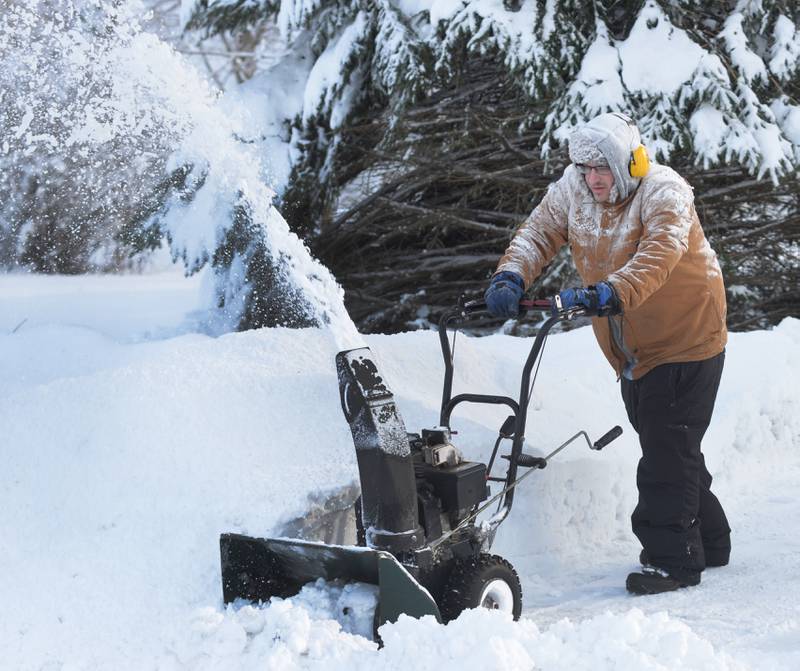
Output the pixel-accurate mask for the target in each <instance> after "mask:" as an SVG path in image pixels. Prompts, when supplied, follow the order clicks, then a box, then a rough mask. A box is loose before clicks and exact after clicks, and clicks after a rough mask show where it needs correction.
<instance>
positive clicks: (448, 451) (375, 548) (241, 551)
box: [220, 301, 622, 632]
mask: <svg viewBox="0 0 800 671" xmlns="http://www.w3.org/2000/svg"><path fill="white" fill-rule="evenodd" d="M554 305H555V304H554V303H553V302H552V301H522V302H521V303H520V308H521V309H522V310H525V311H541V312H546V313H548V314H549V316H548V318H547V319H546V320H545V321H544V322H543V323H542V324H541V325H540V326H539V330H538V333H537V335H536V338H535V339H534V342H533V345H532V347H531V350H530V353H529V355H528V358H527V360H526V361H525V364H524V366H523V369H522V375H521V379H520V386H519V390H520V393H519V397H518V398H511V397H509V396H497V395H490V394H481V393H461V394H458V395H455V396H453V394H452V390H453V348H452V347H451V344H450V341H449V338H448V328H449V327H451V326H452V325H453V324H454V323H455V322H463V321H464V320H465V319H466V318H467V316H468V315H471V314H473V313H477V312H480V311H485V309H486V306H485V304H484V303H483V302H482V301H473V302H471V303H466V304H464V305H462V306H460V307H458V308H456V309H454V310H452V311H450V312H448V313H447V314H445V315H444V316H443V317H442V319H441V321H440V322H439V342H440V346H441V351H442V358H443V363H444V381H443V390H442V402H441V407H440V409H439V421H438V424H437V425H436V426H434V427H432V428H428V429H422V430H421V431H420V432H419V433H408V432H407V431H406V426H405V423H404V422H403V419H402V417H401V415H400V412H399V410H398V408H397V405H396V404H395V399H394V396H393V394H392V392H391V390H390V389H389V387H388V385H387V382H386V380H385V378H384V377H383V375H382V374H381V373H380V371H379V368H378V366H377V364H376V362H375V358H374V356H373V355H372V352H371V351H370V350H369V348H366V347H361V348H358V349H353V350H347V351H344V352H339V353H338V354H337V355H336V370H337V375H338V381H339V396H340V400H341V406H342V412H343V414H344V417H345V419H346V420H347V423H348V425H349V427H350V432H351V434H352V439H353V446H354V447H355V452H356V463H357V466H358V472H359V479H360V483H361V496H360V497H359V499H358V500H357V501H356V503H355V506H354V518H355V527H356V539H357V545H330V544H326V543H322V542H318V541H312V540H307V539H297V538H284V537H282V536H281V535H280V534H277V535H276V536H275V537H272V538H253V537H250V536H244V535H241V534H235V533H228V534H222V536H221V537H220V553H221V564H222V585H223V598H224V601H225V603H230V602H232V601H236V600H237V599H244V600H248V601H265V600H267V599H269V598H271V597H273V596H280V597H287V596H291V595H293V594H296V593H297V592H299V591H300V589H301V588H302V586H303V585H304V584H305V583H308V582H312V581H314V580H317V579H319V578H322V579H324V580H340V581H345V582H363V583H371V584H373V585H375V586H377V592H378V599H377V607H376V610H375V615H374V625H375V630H376V632H377V628H378V627H379V626H381V625H382V624H383V623H384V622H394V621H396V620H397V618H398V617H399V616H400V615H401V614H406V615H410V616H412V617H422V616H424V615H431V616H433V617H434V618H435V619H436V620H438V621H440V622H447V621H450V620H452V619H454V618H456V617H458V615H459V614H460V613H461V612H462V611H463V610H465V609H467V608H475V607H486V608H500V609H502V610H505V611H506V612H508V613H509V614H510V615H511V616H512V617H514V619H517V618H518V617H519V616H520V613H521V612H522V587H521V585H520V581H519V577H518V576H517V573H516V571H515V570H514V568H513V567H512V566H511V564H510V563H509V562H508V561H507V560H506V559H504V558H502V557H499V556H497V555H494V554H490V553H489V550H490V549H491V546H492V543H493V541H494V537H495V533H496V531H497V529H498V527H499V526H500V524H501V523H502V521H503V520H504V519H505V518H506V516H507V515H508V514H509V512H510V510H511V506H512V503H513V497H514V492H515V489H516V487H517V486H518V485H519V484H520V483H521V482H522V480H524V479H525V478H526V477H527V476H529V475H530V474H531V473H533V472H535V471H538V470H539V469H541V468H544V467H545V466H546V465H547V462H548V461H549V459H551V458H552V457H553V456H555V455H556V454H557V453H558V452H560V451H561V450H562V449H564V448H565V447H566V446H567V445H569V444H570V443H571V442H573V441H574V440H576V439H578V438H580V437H581V436H583V437H584V438H585V439H586V442H587V443H588V444H589V447H590V448H592V449H594V450H600V449H602V448H603V447H604V446H605V445H607V444H608V443H610V442H611V441H612V440H614V439H615V438H616V437H617V436H619V435H620V434H621V433H622V429H620V428H619V427H614V428H613V429H611V431H609V432H607V433H606V434H605V435H604V436H603V437H602V438H600V439H599V440H597V441H595V442H594V443H592V442H591V441H590V440H589V437H588V435H587V434H586V432H585V431H580V432H578V433H576V434H575V435H574V436H572V438H570V439H569V440H568V441H566V442H565V443H564V444H562V445H560V446H559V447H557V448H556V449H555V450H553V451H552V452H551V453H550V454H548V455H547V456H546V457H536V456H532V455H529V454H524V453H523V451H522V448H523V445H524V443H525V428H526V421H527V415H528V404H529V400H530V398H531V395H532V393H533V382H535V380H536V374H535V372H534V366H537V370H538V362H539V361H540V358H541V357H540V355H541V353H542V350H543V347H544V343H545V340H546V338H547V334H548V332H549V331H550V329H551V328H552V327H553V326H554V325H555V324H556V323H558V322H559V321H561V320H566V319H572V318H574V317H575V316H578V315H585V314H587V313H586V311H585V310H584V309H583V308H570V309H568V310H563V309H558V308H557V307H554ZM456 332H457V329H456ZM453 338H454V339H453V344H455V335H454V336H453ZM462 403H478V404H489V405H505V406H507V407H508V408H509V409H510V411H511V415H510V416H509V417H508V419H506V421H505V422H504V423H503V426H502V428H501V429H500V432H499V433H500V436H499V438H498V439H497V442H496V443H495V446H494V451H493V452H492V455H491V459H489V461H488V465H487V464H485V463H481V462H473V461H468V460H466V459H464V458H463V456H462V455H461V452H460V451H459V450H458V448H457V447H456V446H455V445H453V444H452V442H451V438H452V436H453V435H454V434H455V432H454V431H452V429H451V422H450V419H451V415H452V413H453V411H454V410H455V409H456V408H457V407H458V406H460V405H461V404H462ZM502 440H509V441H511V449H510V452H509V453H508V454H504V455H501V456H502V458H503V459H505V460H507V462H508V467H507V470H506V473H505V476H504V477H493V476H492V474H491V471H492V465H493V464H494V463H495V457H496V456H497V453H498V450H499V446H500V443H501V441H502ZM519 468H527V469H529V470H528V471H527V472H526V473H524V475H522V476H521V477H519V478H518V477H517V471H518V469H519ZM494 481H499V482H501V483H502V485H501V487H502V489H501V491H500V492H499V493H497V494H496V495H495V496H491V493H490V491H489V485H490V483H491V482H494ZM498 500H499V503H498V504H497V505H498V508H497V511H496V512H494V513H493V514H491V515H490V516H489V517H488V519H483V520H482V521H480V522H478V521H477V518H478V516H479V515H480V514H481V513H482V512H483V511H484V510H486V509H487V508H488V507H489V506H490V505H491V504H492V503H494V502H495V501H498Z"/></svg>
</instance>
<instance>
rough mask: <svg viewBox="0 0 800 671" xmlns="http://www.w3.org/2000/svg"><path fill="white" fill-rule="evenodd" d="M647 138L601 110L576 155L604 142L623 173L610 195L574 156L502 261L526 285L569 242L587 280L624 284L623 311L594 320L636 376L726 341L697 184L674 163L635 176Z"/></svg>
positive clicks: (579, 136)
mask: <svg viewBox="0 0 800 671" xmlns="http://www.w3.org/2000/svg"><path fill="white" fill-rule="evenodd" d="M638 144H639V133H638V130H636V127H635V126H634V125H633V124H632V122H630V120H628V119H627V118H626V117H624V116H623V115H616V114H604V115H601V117H598V118H597V119H595V120H593V121H592V122H590V124H588V125H587V126H584V127H583V128H582V129H580V130H579V131H577V133H575V134H574V135H573V136H572V137H571V138H570V155H571V156H572V157H573V160H576V159H575V156H574V154H575V153H576V152H577V153H578V154H580V153H582V152H583V153H585V152H587V151H588V152H590V153H591V151H592V147H594V148H596V149H599V150H600V153H601V154H602V156H603V157H604V158H605V159H606V161H607V162H608V164H609V167H610V168H611V170H612V174H613V175H614V182H615V183H614V188H613V189H612V192H611V197H610V198H609V202H607V203H600V202H597V201H595V199H594V196H593V195H592V192H591V191H590V189H589V187H588V186H587V185H586V181H585V179H584V177H583V176H582V175H581V174H580V173H578V171H577V169H576V168H575V166H574V165H570V166H568V167H567V169H566V170H565V171H564V174H563V176H562V177H561V178H560V179H559V180H558V181H557V182H554V183H553V184H551V185H550V187H549V189H548V191H547V193H546V194H545V196H544V198H543V199H542V201H541V202H540V203H539V205H537V207H536V208H535V209H534V210H533V212H532V213H531V214H530V216H529V217H528V218H527V219H526V220H525V221H524V222H523V223H522V225H521V226H520V228H519V229H518V230H517V232H516V234H515V236H514V238H513V240H512V241H511V244H510V246H509V247H508V249H507V250H506V253H505V255H504V256H503V257H502V258H501V260H500V263H499V265H498V267H497V272H501V271H511V272H515V273H518V274H519V275H521V276H522V278H523V280H524V282H525V288H526V289H527V288H528V287H529V286H530V285H531V284H532V283H533V281H534V280H535V279H536V278H537V277H538V276H539V274H540V273H541V271H542V269H543V268H544V267H545V266H546V265H547V264H548V263H550V261H551V260H552V259H553V257H554V256H555V254H556V252H558V250H559V249H560V248H561V247H562V246H563V245H565V244H569V246H570V249H571V251H572V258H573V260H574V262H575V266H576V268H577V270H578V273H579V274H580V276H581V278H582V280H583V282H584V284H585V285H593V284H596V283H597V282H601V281H606V282H608V283H609V284H611V286H612V287H613V288H614V290H615V291H616V294H617V297H618V298H619V301H620V305H621V307H622V314H620V315H616V316H613V317H600V318H598V317H595V318H593V319H592V327H593V328H594V333H595V336H596V338H597V341H598V343H599V344H600V347H601V349H602V350H603V353H604V354H605V356H606V358H607V359H608V361H609V363H611V365H612V366H613V367H614V369H615V370H616V372H617V375H618V376H622V375H624V376H625V377H626V378H629V379H637V378H639V377H641V376H642V375H644V374H645V373H647V372H648V371H649V370H651V369H652V368H654V367H655V366H658V365H660V364H663V363H673V362H685V361H700V360H702V359H707V358H709V357H712V356H714V355H716V354H719V353H720V352H721V351H722V350H723V349H724V348H725V344H726V341H727V329H726V327H725V316H726V303H725V288H724V285H723V281H722V273H721V271H720V267H719V263H718V261H717V256H716V254H715V253H714V251H713V250H712V249H711V247H710V245H709V244H708V241H707V240H706V237H705V234H704V233H703V229H702V227H701V226H700V221H699V219H698V217H697V212H696V211H695V208H694V195H693V193H692V188H691V187H690V186H689V184H688V183H687V182H686V181H685V180H684V179H683V178H682V177H681V176H680V175H678V174H677V173H676V172H675V171H674V170H672V169H671V168H668V167H666V166H659V165H654V166H652V167H651V168H650V170H649V172H648V173H647V175H646V176H645V177H643V178H641V179H635V178H632V177H630V173H629V172H628V162H629V160H630V154H631V151H632V150H633V149H635V148H636V146H638ZM577 162H581V161H577Z"/></svg>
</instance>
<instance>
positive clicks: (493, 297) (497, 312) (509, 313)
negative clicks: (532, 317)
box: [483, 271, 525, 319]
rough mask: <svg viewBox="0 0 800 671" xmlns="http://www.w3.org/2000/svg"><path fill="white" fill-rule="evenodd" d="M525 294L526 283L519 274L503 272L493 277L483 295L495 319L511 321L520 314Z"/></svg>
mask: <svg viewBox="0 0 800 671" xmlns="http://www.w3.org/2000/svg"><path fill="white" fill-rule="evenodd" d="M524 293H525V282H524V281H523V280H522V277H520V276H519V275H518V274H517V273H512V272H509V271H503V272H500V273H497V274H496V275H495V276H494V277H492V281H491V282H490V283H489V288H488V289H487V290H486V293H485V294H484V295H483V300H485V301H486V309H487V310H489V313H490V314H491V315H494V316H495V317H502V318H503V319H510V318H511V317H516V316H517V315H518V314H519V302H520V300H522V294H524Z"/></svg>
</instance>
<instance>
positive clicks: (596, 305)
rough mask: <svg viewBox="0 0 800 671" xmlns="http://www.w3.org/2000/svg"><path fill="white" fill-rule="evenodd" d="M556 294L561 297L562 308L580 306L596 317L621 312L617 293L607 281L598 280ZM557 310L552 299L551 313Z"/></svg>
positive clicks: (556, 312) (555, 313)
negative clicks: (591, 283)
mask: <svg viewBox="0 0 800 671" xmlns="http://www.w3.org/2000/svg"><path fill="white" fill-rule="evenodd" d="M558 295H559V297H560V298H561V309H562V310H566V309H568V308H574V307H582V308H585V309H586V314H588V315H592V316H597V317H606V316H608V315H618V314H619V313H620V312H622V306H621V305H620V304H619V298H617V293H616V292H615V291H614V287H612V286H611V285H610V284H609V283H608V282H598V283H597V284H595V285H594V286H588V287H586V288H583V287H580V288H572V289H564V291H562V292H561V293H560V294H558ZM558 311H559V309H558V306H557V305H556V304H555V301H553V307H552V313H553V314H554V315H557V314H558Z"/></svg>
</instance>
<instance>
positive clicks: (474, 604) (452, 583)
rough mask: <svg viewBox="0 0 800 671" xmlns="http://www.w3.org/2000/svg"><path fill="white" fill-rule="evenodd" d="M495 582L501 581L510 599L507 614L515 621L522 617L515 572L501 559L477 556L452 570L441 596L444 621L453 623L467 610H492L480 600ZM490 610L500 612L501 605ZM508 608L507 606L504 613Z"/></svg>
mask: <svg viewBox="0 0 800 671" xmlns="http://www.w3.org/2000/svg"><path fill="white" fill-rule="evenodd" d="M494 581H502V582H503V583H505V584H506V585H507V586H508V590H509V591H510V594H511V597H512V606H511V609H510V612H511V615H512V616H513V618H514V619H515V620H518V619H519V616H520V615H521V613H522V585H521V584H520V582H519V576H518V575H517V572H516V571H515V570H514V567H513V566H511V564H510V563H509V562H508V561H507V560H505V559H503V558H502V557H498V556H497V555H490V554H480V555H478V556H477V557H471V558H469V559H462V560H459V561H457V562H456V564H455V566H454V567H453V570H452V572H451V573H450V577H449V578H448V579H447V585H446V586H445V589H444V592H443V594H442V605H441V609H440V610H441V613H442V618H443V619H444V621H445V622H450V620H455V619H456V618H457V617H458V616H459V615H461V613H462V612H463V611H465V610H467V609H468V608H479V607H484V608H489V607H492V606H489V605H488V604H487V603H486V599H484V598H483V597H484V590H486V588H487V587H488V586H489V585H490V584H491V583H492V582H494ZM482 601H483V603H482ZM493 607H494V608H499V607H500V605H499V604H495V605H494V606H493ZM507 608H508V604H507V603H506V605H505V609H507Z"/></svg>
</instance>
